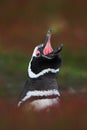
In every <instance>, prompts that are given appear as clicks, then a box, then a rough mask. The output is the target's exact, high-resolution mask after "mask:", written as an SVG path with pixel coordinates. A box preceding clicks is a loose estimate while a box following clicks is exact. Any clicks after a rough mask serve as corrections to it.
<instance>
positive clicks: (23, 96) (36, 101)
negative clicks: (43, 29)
mask: <svg viewBox="0 0 87 130" xmlns="http://www.w3.org/2000/svg"><path fill="white" fill-rule="evenodd" d="M51 34H52V30H51V29H48V31H47V33H46V38H45V41H44V43H42V44H39V45H37V46H36V47H35V48H34V51H33V54H32V57H31V60H30V62H29V65H28V78H27V80H26V82H25V85H24V88H23V90H22V92H21V93H20V95H19V101H18V107H21V108H25V109H28V110H30V109H32V110H37V111H38V110H44V109H46V108H51V107H52V106H55V105H58V104H59V102H60V92H59V90H58V82H57V76H58V73H59V70H60V67H61V65H62V58H61V55H60V52H61V50H62V48H63V44H60V45H59V46H58V47H57V48H56V49H55V50H54V49H53V48H52V45H51Z"/></svg>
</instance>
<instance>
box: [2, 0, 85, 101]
mask: <svg viewBox="0 0 87 130" xmlns="http://www.w3.org/2000/svg"><path fill="white" fill-rule="evenodd" d="M48 28H51V29H52V30H53V36H52V45H53V47H54V48H55V47H56V46H58V45H59V44H60V43H63V44H64V48H63V51H62V52H61V55H62V58H63V65H62V67H61V69H60V73H59V78H58V83H59V89H60V91H61V92H62V93H65V92H67V93H71V94H76V93H78V94H87V2H86V0H44V1H40V0H37V1H34V0H32V1H30V0H24V1H23V0H8V1H6V0H0V98H1V99H8V100H10V101H12V102H13V101H16V99H17V98H18V95H19V93H20V90H21V89H22V88H23V85H24V83H25V80H26V78H27V67H28V63H29V60H30V57H31V54H32V51H33V48H34V47H35V46H36V45H37V44H40V43H42V42H43V41H44V39H45V34H46V32H47V30H48Z"/></svg>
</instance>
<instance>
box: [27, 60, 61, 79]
mask: <svg viewBox="0 0 87 130" xmlns="http://www.w3.org/2000/svg"><path fill="white" fill-rule="evenodd" d="M49 72H52V73H57V72H59V68H58V69H51V68H47V69H44V70H42V71H41V72H39V73H38V74H35V73H33V72H32V70H31V61H30V63H29V66H28V75H29V77H30V78H38V77H40V76H42V75H44V74H46V73H49Z"/></svg>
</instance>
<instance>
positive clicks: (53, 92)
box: [18, 89, 60, 106]
mask: <svg viewBox="0 0 87 130" xmlns="http://www.w3.org/2000/svg"><path fill="white" fill-rule="evenodd" d="M50 95H58V96H60V93H59V91H58V90H56V89H53V90H41V91H40V90H35V91H29V92H27V93H26V95H25V97H24V98H23V99H22V100H21V101H19V103H18V106H20V104H21V103H22V102H24V101H26V100H27V99H29V98H31V97H32V96H37V97H38V96H50Z"/></svg>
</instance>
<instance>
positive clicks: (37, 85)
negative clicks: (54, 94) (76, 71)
mask: <svg viewBox="0 0 87 130" xmlns="http://www.w3.org/2000/svg"><path fill="white" fill-rule="evenodd" d="M29 80H30V82H31V86H33V87H32V89H35V90H52V89H58V84H57V74H52V73H47V74H44V75H43V76H40V77H38V78H30V77H29Z"/></svg>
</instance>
